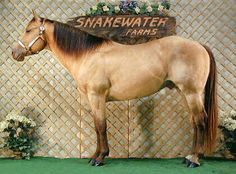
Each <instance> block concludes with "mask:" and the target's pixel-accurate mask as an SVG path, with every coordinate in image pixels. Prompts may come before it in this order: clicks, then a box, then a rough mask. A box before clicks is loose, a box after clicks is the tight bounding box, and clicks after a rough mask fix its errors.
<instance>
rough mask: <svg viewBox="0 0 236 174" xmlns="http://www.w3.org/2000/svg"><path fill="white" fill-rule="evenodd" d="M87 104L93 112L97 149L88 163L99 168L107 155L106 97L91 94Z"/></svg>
mask: <svg viewBox="0 0 236 174" xmlns="http://www.w3.org/2000/svg"><path fill="white" fill-rule="evenodd" d="M88 99H89V103H90V106H91V109H92V112H93V117H94V124H95V130H96V134H97V149H96V152H95V154H94V155H93V156H92V159H91V161H90V163H91V165H95V166H101V165H103V164H104V158H105V157H106V156H108V155H109V147H108V142H107V133H106V127H107V125H106V116H105V110H106V96H105V95H102V94H96V93H94V92H91V93H90V94H88Z"/></svg>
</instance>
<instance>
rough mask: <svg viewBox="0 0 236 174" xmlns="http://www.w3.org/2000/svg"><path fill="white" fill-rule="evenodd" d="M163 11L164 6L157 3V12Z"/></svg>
mask: <svg viewBox="0 0 236 174" xmlns="http://www.w3.org/2000/svg"><path fill="white" fill-rule="evenodd" d="M163 9H164V6H163V5H162V4H161V3H159V5H158V10H159V11H162V10H163Z"/></svg>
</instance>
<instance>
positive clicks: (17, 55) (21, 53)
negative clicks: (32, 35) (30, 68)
mask: <svg viewBox="0 0 236 174" xmlns="http://www.w3.org/2000/svg"><path fill="white" fill-rule="evenodd" d="M12 57H13V59H15V60H17V61H23V60H24V58H25V50H23V49H22V48H17V47H16V48H12Z"/></svg>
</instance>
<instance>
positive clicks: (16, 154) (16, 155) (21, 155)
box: [13, 151, 23, 160]
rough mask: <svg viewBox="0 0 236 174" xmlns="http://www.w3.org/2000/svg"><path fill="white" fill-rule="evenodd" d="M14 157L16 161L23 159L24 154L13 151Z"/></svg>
mask: <svg viewBox="0 0 236 174" xmlns="http://www.w3.org/2000/svg"><path fill="white" fill-rule="evenodd" d="M13 157H14V159H16V160H19V159H23V154H22V152H19V151H13Z"/></svg>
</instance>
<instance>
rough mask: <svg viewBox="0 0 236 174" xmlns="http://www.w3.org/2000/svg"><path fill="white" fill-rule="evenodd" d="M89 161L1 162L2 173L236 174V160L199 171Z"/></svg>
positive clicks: (159, 162)
mask: <svg viewBox="0 0 236 174" xmlns="http://www.w3.org/2000/svg"><path fill="white" fill-rule="evenodd" d="M87 162H88V159H57V158H43V157H34V158H32V159H31V160H12V159H0V174H96V173H98V174H100V173H101V174H208V173H209V174H210V173H214V174H236V161H230V160H222V159H212V158H210V159H204V160H202V165H201V166H200V167H198V168H194V169H193V168H187V167H186V166H185V165H184V164H182V163H181V162H182V159H106V165H104V166H102V167H93V166H89V164H88V163H87Z"/></svg>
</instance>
